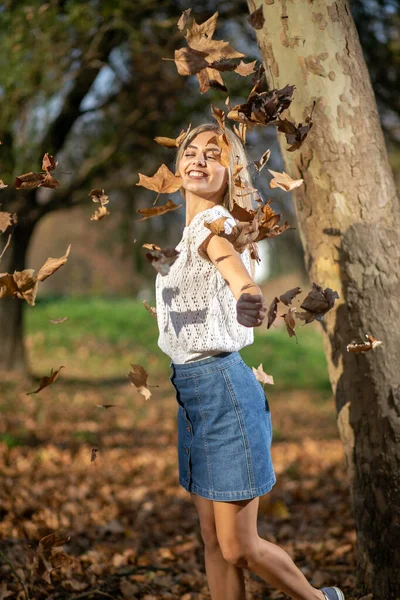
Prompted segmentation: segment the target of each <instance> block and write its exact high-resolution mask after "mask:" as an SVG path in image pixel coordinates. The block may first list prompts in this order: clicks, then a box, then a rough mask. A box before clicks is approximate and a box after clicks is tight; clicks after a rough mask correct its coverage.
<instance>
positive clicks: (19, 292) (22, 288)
mask: <svg viewBox="0 0 400 600" xmlns="http://www.w3.org/2000/svg"><path fill="white" fill-rule="evenodd" d="M34 272H35V270H34V269H24V270H23V271H14V273H13V274H12V275H10V274H8V273H0V298H6V297H7V296H14V297H16V298H21V299H22V300H26V302H27V303H28V304H29V305H30V306H34V305H35V298H36V294H37V290H38V285H39V282H38V281H37V277H36V276H34V275H33V273H34Z"/></svg>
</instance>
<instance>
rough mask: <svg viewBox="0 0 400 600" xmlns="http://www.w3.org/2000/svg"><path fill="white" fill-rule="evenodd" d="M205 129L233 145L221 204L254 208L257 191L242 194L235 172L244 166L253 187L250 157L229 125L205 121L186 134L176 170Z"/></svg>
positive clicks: (244, 175) (253, 262)
mask: <svg viewBox="0 0 400 600" xmlns="http://www.w3.org/2000/svg"><path fill="white" fill-rule="evenodd" d="M204 131H213V132H215V134H216V135H222V134H223V133H225V134H226V137H227V139H228V141H229V144H230V146H231V152H230V155H229V167H228V185H227V186H226V190H225V193H224V196H223V198H222V202H221V205H222V206H224V207H225V208H226V209H227V210H228V211H229V212H231V211H232V209H233V207H234V203H236V204H238V205H239V206H241V207H242V208H245V209H247V210H254V206H253V199H254V198H256V197H257V192H251V193H249V194H246V195H243V196H242V195H240V192H241V191H242V192H244V193H245V192H246V191H247V190H246V189H243V188H238V187H237V186H235V183H234V180H233V179H234V178H233V173H234V170H235V167H236V165H241V166H242V167H243V168H242V169H241V171H240V173H239V176H240V179H241V180H242V182H243V184H244V186H246V187H247V188H249V189H253V182H252V178H251V174H250V170H249V166H248V158H247V154H246V151H245V149H244V146H243V144H242V142H241V140H240V138H239V137H238V136H237V135H236V134H235V133H234V132H233V131H232V130H231V129H229V128H228V127H226V128H225V129H224V130H222V129H221V128H220V127H219V126H218V125H217V124H214V123H203V124H202V125H199V126H198V127H195V128H194V129H192V130H191V131H190V132H189V134H188V135H187V136H186V138H185V140H184V141H183V142H182V144H181V145H180V146H179V148H178V151H177V153H176V158H175V170H176V171H177V170H178V168H179V163H180V161H181V158H182V156H183V154H184V152H185V150H186V148H187V147H188V145H189V144H190V143H191V142H192V141H193V140H194V138H195V137H197V136H198V135H199V134H200V133H203V132H204ZM180 192H181V194H182V196H183V198H185V190H184V189H183V188H181V189H180ZM256 264H257V261H256V260H255V259H252V260H251V275H252V277H254V274H255V268H256Z"/></svg>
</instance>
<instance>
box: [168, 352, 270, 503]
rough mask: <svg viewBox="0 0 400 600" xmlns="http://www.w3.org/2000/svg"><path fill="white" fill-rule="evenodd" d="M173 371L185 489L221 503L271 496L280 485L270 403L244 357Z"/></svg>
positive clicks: (196, 363) (232, 355) (208, 361)
mask: <svg viewBox="0 0 400 600" xmlns="http://www.w3.org/2000/svg"><path fill="white" fill-rule="evenodd" d="M170 367H171V370H172V375H171V377H170V381H171V383H172V384H173V386H174V388H175V392H176V400H177V403H178V411H177V412H178V415H177V419H178V463H179V483H180V485H182V487H184V488H185V490H187V491H190V492H193V493H195V494H198V495H199V496H203V497H204V498H209V499H211V500H220V501H230V500H245V499H248V498H255V497H256V496H262V495H263V494H266V493H267V492H269V490H270V489H271V488H272V486H273V485H274V483H275V481H276V479H275V473H274V468H273V465H272V460H271V440H272V423H271V414H270V410H269V404H268V400H267V397H266V395H265V392H264V389H263V387H262V385H261V384H260V382H259V381H258V380H257V379H256V377H255V375H254V373H253V371H252V369H251V368H250V367H249V366H248V365H246V363H245V362H244V361H243V359H242V357H241V356H240V354H239V352H223V353H221V354H218V355H216V356H211V357H209V358H205V359H202V360H198V361H194V362H191V363H190V362H189V363H184V364H176V363H171V364H170Z"/></svg>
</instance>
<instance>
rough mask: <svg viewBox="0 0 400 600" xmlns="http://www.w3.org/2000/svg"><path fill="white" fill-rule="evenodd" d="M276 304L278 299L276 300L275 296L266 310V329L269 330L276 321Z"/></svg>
mask: <svg viewBox="0 0 400 600" xmlns="http://www.w3.org/2000/svg"><path fill="white" fill-rule="evenodd" d="M278 302H279V298H277V297H276V296H275V298H274V299H273V300H272V302H271V304H270V305H269V308H268V313H267V316H268V324H267V329H269V328H270V327H271V325H272V323H273V322H274V321H275V319H276V314H277V312H278Z"/></svg>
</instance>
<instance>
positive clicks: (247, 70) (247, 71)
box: [234, 60, 257, 77]
mask: <svg viewBox="0 0 400 600" xmlns="http://www.w3.org/2000/svg"><path fill="white" fill-rule="evenodd" d="M256 62H257V61H256V60H253V62H250V63H244V62H243V61H242V60H241V61H240V63H239V64H238V66H237V67H236V69H234V71H235V73H238V74H239V75H241V76H242V77H247V76H248V75H251V74H252V73H254V67H255V64H256Z"/></svg>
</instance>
